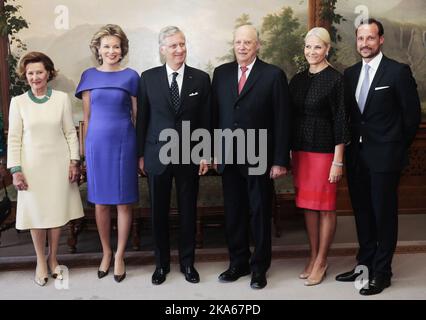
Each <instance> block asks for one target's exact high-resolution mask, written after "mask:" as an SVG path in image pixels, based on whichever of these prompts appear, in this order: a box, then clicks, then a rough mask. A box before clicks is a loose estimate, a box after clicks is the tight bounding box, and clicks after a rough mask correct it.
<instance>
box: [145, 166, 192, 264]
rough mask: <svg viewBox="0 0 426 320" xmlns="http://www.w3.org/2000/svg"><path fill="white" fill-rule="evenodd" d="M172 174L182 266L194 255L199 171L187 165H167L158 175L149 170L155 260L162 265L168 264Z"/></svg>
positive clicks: (190, 260)
mask: <svg viewBox="0 0 426 320" xmlns="http://www.w3.org/2000/svg"><path fill="white" fill-rule="evenodd" d="M173 177H174V178H175V185H176V196H177V204H178V211H179V219H180V232H179V262H180V264H181V266H192V265H193V264H194V257H195V241H196V240H195V234H196V219H197V195H198V180H199V176H198V171H196V170H195V169H194V170H191V168H189V167H188V166H185V167H184V166H182V165H169V166H168V167H167V168H166V170H165V171H164V172H163V173H161V174H159V175H152V174H149V173H148V184H149V193H150V199H151V214H152V230H153V238H154V252H155V263H156V266H157V267H163V268H164V267H169V266H170V236H169V212H170V196H171V190H172V180H173Z"/></svg>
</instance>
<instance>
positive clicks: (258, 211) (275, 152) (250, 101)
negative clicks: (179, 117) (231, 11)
mask: <svg viewBox="0 0 426 320" xmlns="http://www.w3.org/2000/svg"><path fill="white" fill-rule="evenodd" d="M259 48H260V42H259V37H258V33H257V30H256V29H255V28H254V27H253V26H251V25H244V26H241V27H239V28H238V29H237V30H236V31H235V33H234V52H235V57H236V61H234V62H231V63H226V64H224V65H221V66H219V67H218V68H216V69H215V71H214V76H213V84H212V100H213V109H214V123H215V125H214V127H215V128H218V129H221V130H226V129H228V130H231V131H233V132H235V130H237V129H240V131H241V130H242V131H243V132H244V133H246V136H247V132H248V130H250V129H256V130H257V133H259V132H260V131H259V130H262V129H264V130H266V136H267V143H266V151H265V152H261V150H263V148H262V147H265V145H262V143H261V142H260V141H259V139H258V138H259V137H257V141H255V142H254V141H245V142H246V143H247V144H248V145H249V144H253V143H254V145H256V151H257V152H261V154H260V158H261V159H262V160H263V161H265V162H266V165H265V170H264V171H265V172H258V173H256V174H251V173H250V169H252V168H251V166H250V161H247V160H250V159H248V157H246V156H245V155H242V157H243V158H244V159H245V160H244V161H242V162H240V161H239V163H236V156H237V154H238V151H241V150H245V149H246V148H245V147H244V146H241V143H240V144H239V143H236V142H235V141H234V144H233V145H232V147H231V149H224V152H223V157H222V158H219V159H217V160H218V162H219V165H218V171H219V172H220V173H222V182H223V194H224V205H225V227H226V237H227V242H228V249H229V255H230V266H229V269H228V270H226V271H225V272H223V273H222V274H221V275H220V276H219V280H221V281H223V282H231V281H235V280H237V279H238V278H240V277H241V276H245V275H248V274H250V273H252V278H251V283H250V285H251V287H252V288H254V289H261V288H263V287H265V286H266V284H267V281H266V272H267V270H268V268H269V267H270V264H271V211H272V210H271V209H272V208H271V202H272V201H271V199H272V198H271V196H272V194H271V192H272V180H271V179H276V178H278V177H281V176H282V175H284V174H286V172H287V167H288V164H289V120H290V119H289V106H288V86H287V78H286V75H285V73H284V72H283V71H282V70H281V69H279V68H278V67H276V66H273V65H271V64H267V63H265V62H263V61H262V60H260V59H259V58H258V57H257V52H258V50H259ZM216 151H217V150H216ZM227 152H228V154H227ZM229 153H232V156H233V162H232V163H229V161H228V162H227V163H225V159H228V160H229V156H230V154H229ZM240 156H241V155H240ZM250 230H251V234H252V235H253V240H254V245H255V249H254V252H253V254H251V252H250V248H249V241H250Z"/></svg>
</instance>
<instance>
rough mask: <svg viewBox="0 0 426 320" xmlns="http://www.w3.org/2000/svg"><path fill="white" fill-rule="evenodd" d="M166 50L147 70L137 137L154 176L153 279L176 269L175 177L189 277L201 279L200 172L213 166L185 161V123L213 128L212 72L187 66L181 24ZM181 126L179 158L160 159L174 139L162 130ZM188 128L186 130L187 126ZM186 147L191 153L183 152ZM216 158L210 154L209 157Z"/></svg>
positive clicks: (163, 35) (166, 35) (164, 41)
mask: <svg viewBox="0 0 426 320" xmlns="http://www.w3.org/2000/svg"><path fill="white" fill-rule="evenodd" d="M159 45H160V52H161V54H162V57H163V58H164V60H165V64H164V65H163V66H161V67H156V68H153V69H150V70H147V71H145V72H143V73H142V75H141V79H140V86H139V94H138V113H137V135H138V136H137V137H138V138H137V139H138V153H139V157H140V158H139V167H140V169H141V170H142V172H144V173H146V174H147V176H148V184H149V192H150V199H151V212H152V225H153V237H154V247H155V259H156V269H155V271H154V273H153V275H152V283H153V284H156V285H158V284H161V283H163V282H164V281H165V280H166V275H167V273H169V271H170V240H169V223H168V216H169V211H170V194H171V188H172V180H173V178H174V179H175V183H176V191H177V202H178V210H179V215H180V235H179V262H180V268H181V272H182V273H183V274H184V275H185V279H186V280H187V281H189V282H192V283H197V282H199V281H200V277H199V274H198V272H197V270H196V269H195V267H194V255H195V232H196V213H197V194H198V178H199V175H202V174H205V173H206V172H207V171H208V167H207V159H206V162H201V164H200V165H199V166H198V164H197V165H196V164H194V163H192V162H191V161H188V162H187V163H184V162H185V161H182V160H183V158H184V157H186V156H187V152H188V150H184V148H182V146H183V145H188V144H190V141H182V139H185V136H183V135H182V132H183V131H185V130H186V129H185V128H184V124H183V122H184V121H186V122H187V124H188V123H189V125H190V133H192V132H193V131H194V130H196V129H199V128H202V129H207V130H210V125H211V108H210V77H209V76H208V74H207V73H205V72H203V71H201V70H198V69H194V68H191V67H189V66H187V65H185V59H186V40H185V36H184V34H183V32H182V31H181V30H180V29H179V28H177V27H173V26H170V27H165V28H163V29H162V30H161V32H160V36H159ZM171 129H172V130H175V132H177V134H178V136H179V143H177V145H176V146H175V147H177V148H173V150H172V151H173V152H174V151H176V150H178V154H179V155H180V156H178V158H179V159H178V161H177V163H169V164H167V163H165V161H164V160H167V159H160V157H161V149H162V148H163V147H165V144H167V143H168V142H165V141H161V139H160V133H161V132H163V133H164V132H165V130H168V131H170V130H171ZM182 129H184V130H182ZM183 152H185V154H182V153H183ZM208 160H210V159H208Z"/></svg>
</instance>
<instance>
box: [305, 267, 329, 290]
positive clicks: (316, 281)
mask: <svg viewBox="0 0 426 320" xmlns="http://www.w3.org/2000/svg"><path fill="white" fill-rule="evenodd" d="M327 268H328V265H326V266H325V268H324V269H323V271H322V273H321V274H320V277H319V278H317V279H312V278H310V276H309V277H308V278H307V279H306V281H305V286H316V285H317V284H320V283H321V282H322V281H323V280H324V278H325V276H326V274H327Z"/></svg>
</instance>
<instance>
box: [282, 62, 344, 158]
mask: <svg viewBox="0 0 426 320" xmlns="http://www.w3.org/2000/svg"><path fill="white" fill-rule="evenodd" d="M290 99H291V108H292V118H293V122H292V150H294V151H307V152H321V153H334V148H335V146H336V145H338V144H341V143H347V142H348V141H349V131H348V117H347V111H346V108H345V104H344V94H343V76H342V75H341V74H340V73H339V72H338V71H336V70H335V69H334V68H332V67H330V66H329V67H327V68H325V69H324V70H322V71H320V72H318V73H316V74H311V73H310V72H309V71H308V70H306V71H304V72H301V73H298V74H296V75H295V76H294V77H293V79H292V80H291V81H290Z"/></svg>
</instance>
